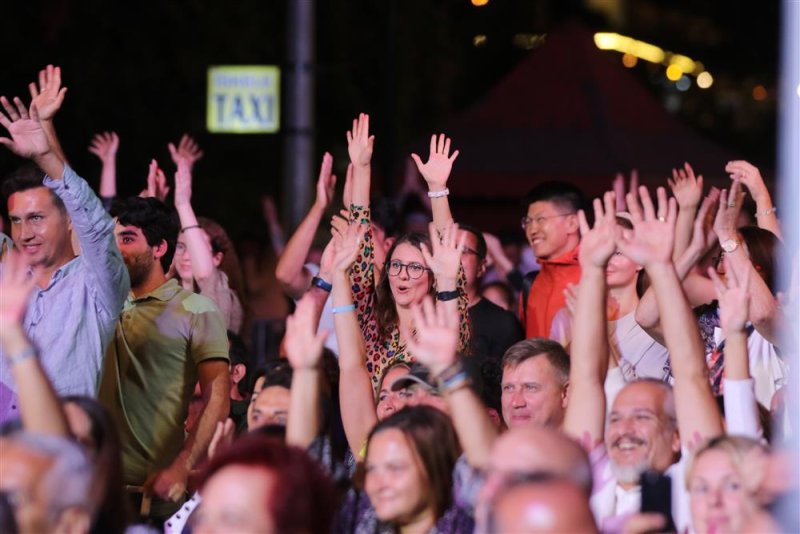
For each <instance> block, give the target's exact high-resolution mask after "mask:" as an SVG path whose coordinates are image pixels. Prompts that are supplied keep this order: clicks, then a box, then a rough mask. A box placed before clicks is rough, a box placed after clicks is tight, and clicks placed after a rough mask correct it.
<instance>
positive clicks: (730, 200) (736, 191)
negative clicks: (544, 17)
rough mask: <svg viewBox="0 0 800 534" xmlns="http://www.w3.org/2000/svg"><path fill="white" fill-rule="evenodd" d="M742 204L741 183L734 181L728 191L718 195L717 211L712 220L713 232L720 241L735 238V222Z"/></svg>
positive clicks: (724, 190)
mask: <svg viewBox="0 0 800 534" xmlns="http://www.w3.org/2000/svg"><path fill="white" fill-rule="evenodd" d="M742 204H744V192H743V191H742V185H741V182H739V181H738V180H734V181H733V184H731V189H730V191H728V190H726V189H723V190H722V192H721V193H720V194H719V209H718V210H717V216H716V217H715V218H714V232H715V233H716V234H717V237H718V238H719V240H720V241H725V240H727V239H733V238H735V237H736V220H737V219H738V218H739V212H740V211H742Z"/></svg>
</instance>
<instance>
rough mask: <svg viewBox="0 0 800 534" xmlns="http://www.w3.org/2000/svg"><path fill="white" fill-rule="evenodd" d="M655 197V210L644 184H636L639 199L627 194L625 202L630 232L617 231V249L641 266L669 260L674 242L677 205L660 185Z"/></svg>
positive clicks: (632, 194)
mask: <svg viewBox="0 0 800 534" xmlns="http://www.w3.org/2000/svg"><path fill="white" fill-rule="evenodd" d="M656 196H657V197H658V208H657V209H656V208H655V207H654V206H653V201H652V199H651V198H650V193H649V192H648V190H647V188H646V187H644V186H641V187H639V199H637V198H636V196H635V195H634V193H632V192H630V193H628V194H627V195H626V197H625V201H626V203H627V205H628V212H629V213H630V214H631V221H632V222H633V232H621V233H620V234H618V235H617V248H619V249H620V251H621V252H622V253H623V254H625V255H626V256H628V257H629V258H630V259H632V260H633V261H635V262H636V263H638V264H639V265H644V266H645V267H646V266H648V265H650V264H654V263H667V262H671V258H672V247H673V244H674V242H675V221H676V219H677V217H678V204H677V202H676V200H675V199H674V198H670V199H667V192H666V190H665V189H664V188H663V187H659V188H658V190H657V191H656ZM640 201H641V203H640ZM582 247H583V245H581V248H582Z"/></svg>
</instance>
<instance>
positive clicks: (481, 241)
mask: <svg viewBox="0 0 800 534" xmlns="http://www.w3.org/2000/svg"><path fill="white" fill-rule="evenodd" d="M458 228H459V229H460V230H464V231H465V232H469V233H470V234H472V235H474V236H475V240H476V241H477V242H478V244H477V248H476V249H475V252H477V253H478V257H479V258H480V259H482V260H485V259H486V239H485V238H484V237H483V232H481V231H480V230H478V229H477V228H475V227H474V226H472V225H471V224H461V223H459V224H458Z"/></svg>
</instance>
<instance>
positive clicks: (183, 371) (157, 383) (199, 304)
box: [99, 197, 230, 519]
mask: <svg viewBox="0 0 800 534" xmlns="http://www.w3.org/2000/svg"><path fill="white" fill-rule="evenodd" d="M112 213H113V214H114V215H115V216H116V217H117V224H116V228H115V230H114V234H115V235H116V238H117V246H118V247H119V250H120V252H121V253H122V257H123V259H124V260H125V265H127V267H128V272H129V274H130V280H131V294H130V295H129V296H128V300H127V301H126V302H125V305H124V307H123V310H122V314H121V316H120V320H119V322H118V324H117V327H116V330H115V336H114V339H113V340H112V342H111V344H110V345H109V347H108V351H107V352H106V360H105V365H104V368H103V373H102V377H101V381H100V388H99V397H100V401H101V402H102V403H103V404H104V405H105V407H106V408H107V409H108V410H109V411H110V413H111V415H112V416H113V418H114V420H115V422H116V424H117V428H118V429H119V431H120V441H121V448H122V459H123V478H124V483H125V484H127V485H129V486H142V487H143V488H144V492H145V493H150V492H152V493H153V494H154V496H155V497H157V498H160V499H161V500H156V501H154V503H153V513H152V514H151V516H152V517H153V518H154V519H158V518H165V517H168V516H169V515H171V514H172V513H173V512H174V511H175V510H176V509H177V506H178V505H177V504H176V503H178V502H180V501H181V500H182V499H183V497H184V495H185V492H186V482H187V477H188V474H189V471H190V470H191V469H192V468H193V467H194V466H195V465H196V464H197V462H198V461H199V460H201V459H202V457H203V456H204V455H205V452H206V450H207V448H208V444H209V442H210V441H211V437H212V436H213V433H214V428H215V426H216V424H217V422H218V421H223V420H224V419H225V417H226V416H227V415H228V405H229V389H230V376H229V371H228V341H227V336H226V331H225V323H224V320H223V318H222V316H221V314H220V313H219V311H217V309H216V308H215V307H214V304H213V303H212V301H211V300H209V299H207V298H206V297H203V296H201V295H198V294H195V293H192V292H190V291H186V290H185V289H183V288H181V286H180V284H178V282H177V281H176V280H175V279H167V277H166V274H165V273H166V272H167V270H168V268H169V265H170V263H171V261H172V256H173V253H174V250H175V243H176V240H177V235H178V227H179V225H178V218H177V215H176V214H175V212H174V211H172V210H170V209H168V208H167V207H166V206H164V204H163V203H161V202H160V201H158V200H156V199H154V198H139V197H134V198H129V199H126V200H124V201H122V202H120V203H118V204H117V205H116V206H115V207H114V209H113V210H112ZM181 231H182V232H199V231H202V230H200V228H199V227H196V226H195V227H188V228H183V229H182V230H181ZM198 382H199V384H200V391H201V394H202V397H203V403H204V406H203V408H202V410H201V414H200V416H199V420H198V422H197V424H196V425H195V427H194V428H193V429H192V431H191V432H189V434H188V435H187V436H186V438H185V439H184V433H183V422H184V421H185V419H186V416H187V412H188V405H189V401H190V400H191V397H192V392H193V390H194V387H195V384H196V383H198Z"/></svg>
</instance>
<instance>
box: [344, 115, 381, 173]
mask: <svg viewBox="0 0 800 534" xmlns="http://www.w3.org/2000/svg"><path fill="white" fill-rule="evenodd" d="M374 143H375V136H374V135H370V134H369V115H367V114H366V113H360V114H359V115H358V118H357V119H353V129H352V130H350V131H348V132H347V153H348V154H349V155H350V162H351V163H352V164H353V165H358V166H360V167H366V166H368V165H369V163H370V161H371V160H372V147H373V145H374Z"/></svg>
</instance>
